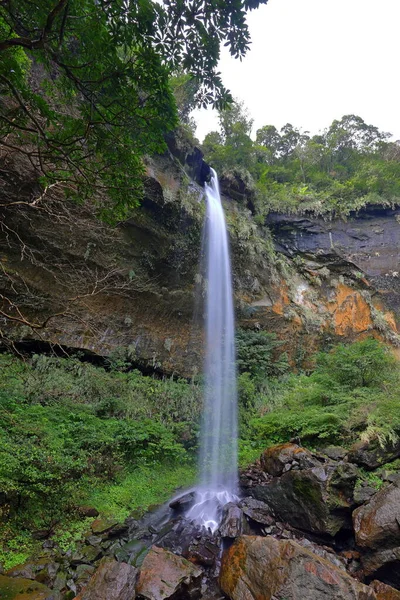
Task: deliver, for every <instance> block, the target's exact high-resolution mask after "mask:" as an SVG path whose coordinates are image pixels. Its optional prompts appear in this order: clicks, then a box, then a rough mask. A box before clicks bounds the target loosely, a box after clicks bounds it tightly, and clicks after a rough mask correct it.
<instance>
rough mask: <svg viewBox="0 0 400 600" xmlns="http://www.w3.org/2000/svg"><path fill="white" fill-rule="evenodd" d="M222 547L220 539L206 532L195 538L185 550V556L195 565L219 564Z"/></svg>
mask: <svg viewBox="0 0 400 600" xmlns="http://www.w3.org/2000/svg"><path fill="white" fill-rule="evenodd" d="M220 549H221V544H220V539H219V538H216V537H215V536H211V535H208V534H204V535H202V536H201V538H200V539H198V540H196V539H195V540H193V541H192V542H191V543H190V544H189V547H188V549H187V551H186V552H185V555H184V556H185V558H187V559H188V560H190V562H191V563H193V564H195V565H202V566H204V567H214V566H215V565H216V564H217V561H218V557H219V553H220Z"/></svg>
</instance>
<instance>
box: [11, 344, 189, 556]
mask: <svg viewBox="0 0 400 600" xmlns="http://www.w3.org/2000/svg"><path fill="white" fill-rule="evenodd" d="M112 366H113V368H112V369H111V370H109V371H106V370H105V369H102V368H99V367H94V366H92V365H90V364H87V363H82V362H81V361H79V360H78V359H76V358H69V359H58V358H54V357H46V356H34V357H33V359H32V360H31V361H28V362H22V361H21V360H19V359H16V358H15V357H12V356H8V355H0V501H1V505H0V510H1V517H2V519H1V521H2V523H3V526H2V529H3V530H2V539H3V541H4V542H5V543H7V539H8V540H10V541H11V543H12V540H13V539H14V538H15V535H16V533H17V534H18V535H21V534H23V533H24V532H27V531H31V532H32V531H33V532H34V531H36V530H44V531H48V532H54V533H56V535H64V533H65V531H66V532H67V533H68V531H70V527H71V524H74V523H76V522H77V521H79V506H81V505H87V504H88V503H89V504H90V503H94V504H95V505H96V506H97V505H98V510H101V511H102V512H104V513H105V514H109V515H110V516H113V517H117V518H120V519H122V518H124V517H126V516H127V514H128V513H129V512H130V511H131V510H133V509H140V510H141V511H144V510H145V509H146V507H147V506H149V505H150V504H154V503H156V502H160V501H162V500H165V499H166V498H167V497H168V496H169V495H170V494H171V493H172V492H173V490H174V489H175V488H176V487H178V486H180V485H187V484H189V483H192V481H193V473H194V470H195V469H194V466H193V465H194V451H195V449H196V447H197V421H198V415H199V411H200V410H201V390H200V388H199V387H198V386H197V385H195V384H188V383H186V382H184V381H172V380H157V379H152V378H150V377H143V376H142V375H141V374H140V373H138V372H137V371H131V372H124V371H119V370H117V369H125V368H126V363H125V362H124V361H121V360H114V361H112ZM31 541H32V540H31ZM25 545H27V548H29V547H30V546H29V544H28V543H27V541H26V544H25ZM20 548H21V545H20V546H19V549H20ZM9 550H10V551H12V550H13V548H12V546H11V547H9Z"/></svg>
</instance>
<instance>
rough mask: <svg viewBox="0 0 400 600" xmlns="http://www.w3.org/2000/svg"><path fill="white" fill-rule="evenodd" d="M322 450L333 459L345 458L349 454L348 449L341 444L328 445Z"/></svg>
mask: <svg viewBox="0 0 400 600" xmlns="http://www.w3.org/2000/svg"><path fill="white" fill-rule="evenodd" d="M321 452H322V454H325V455H326V456H327V457H328V458H331V459H332V460H343V459H344V457H345V456H346V455H347V450H345V449H344V448H342V447H341V446H327V447H326V448H322V450H321Z"/></svg>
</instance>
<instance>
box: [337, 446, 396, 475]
mask: <svg viewBox="0 0 400 600" xmlns="http://www.w3.org/2000/svg"><path fill="white" fill-rule="evenodd" d="M399 457H400V441H399V442H396V443H395V444H392V443H391V442H388V443H386V444H385V445H383V446H382V445H381V443H380V442H379V441H378V440H377V439H374V440H371V441H369V442H356V443H355V444H354V445H353V446H352V447H351V448H350V452H349V455H348V459H349V461H350V462H352V463H354V464H356V465H359V466H361V467H364V468H365V469H368V470H369V471H372V470H373V469H377V468H378V467H381V466H382V465H384V464H386V463H388V462H391V461H393V460H395V459H396V458H399Z"/></svg>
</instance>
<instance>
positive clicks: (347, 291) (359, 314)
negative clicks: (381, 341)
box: [328, 283, 372, 335]
mask: <svg viewBox="0 0 400 600" xmlns="http://www.w3.org/2000/svg"><path fill="white" fill-rule="evenodd" d="M328 308H329V310H330V312H331V313H332V315H333V324H334V329H335V333H336V334H337V335H349V334H351V333H361V332H363V331H367V330H368V329H371V327H372V318H371V309H370V307H369V306H368V304H367V303H366V301H365V300H364V298H363V297H362V296H361V294H360V293H359V292H357V291H356V290H354V289H353V288H351V287H349V286H347V285H344V284H342V283H340V284H339V285H338V287H337V292H336V298H335V300H334V301H333V302H332V303H330V304H329V307H328Z"/></svg>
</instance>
